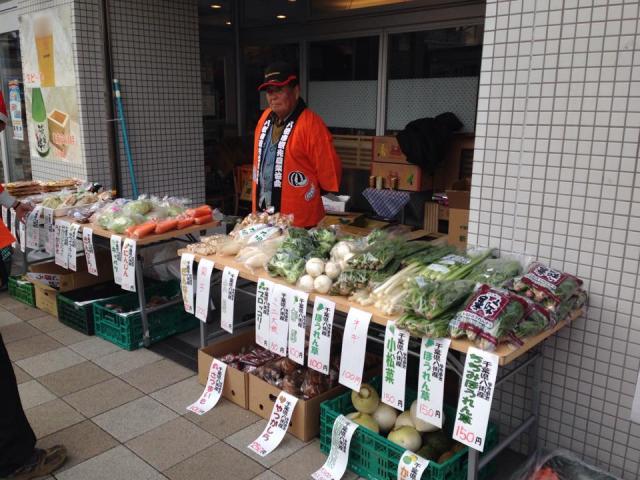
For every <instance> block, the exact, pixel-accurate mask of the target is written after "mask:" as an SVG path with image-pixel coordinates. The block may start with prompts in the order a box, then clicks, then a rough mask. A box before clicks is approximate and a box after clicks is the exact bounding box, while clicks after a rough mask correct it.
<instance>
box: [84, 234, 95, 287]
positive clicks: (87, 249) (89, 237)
mask: <svg viewBox="0 0 640 480" xmlns="http://www.w3.org/2000/svg"><path fill="white" fill-rule="evenodd" d="M82 245H83V247H84V256H85V258H86V259H87V271H88V272H89V273H90V274H91V275H95V276H96V277H97V276H98V265H97V263H96V251H95V249H94V248H93V230H92V229H91V228H89V227H84V228H83V229H82Z"/></svg>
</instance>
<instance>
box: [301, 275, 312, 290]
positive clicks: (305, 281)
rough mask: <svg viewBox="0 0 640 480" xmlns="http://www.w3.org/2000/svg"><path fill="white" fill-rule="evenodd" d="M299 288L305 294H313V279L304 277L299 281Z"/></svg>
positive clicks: (308, 276) (309, 276) (307, 276)
mask: <svg viewBox="0 0 640 480" xmlns="http://www.w3.org/2000/svg"><path fill="white" fill-rule="evenodd" d="M298 288H299V289H300V290H302V291H304V292H313V277H312V276H311V275H303V276H301V277H300V278H299V279H298Z"/></svg>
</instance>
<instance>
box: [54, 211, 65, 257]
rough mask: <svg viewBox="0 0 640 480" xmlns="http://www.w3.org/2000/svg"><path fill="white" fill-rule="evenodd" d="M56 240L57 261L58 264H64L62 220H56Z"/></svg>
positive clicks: (55, 252)
mask: <svg viewBox="0 0 640 480" xmlns="http://www.w3.org/2000/svg"><path fill="white" fill-rule="evenodd" d="M54 229H55V230H54V240H55V250H54V254H55V263H56V265H59V266H62V264H63V260H62V223H61V222H60V221H56V223H55V226H54Z"/></svg>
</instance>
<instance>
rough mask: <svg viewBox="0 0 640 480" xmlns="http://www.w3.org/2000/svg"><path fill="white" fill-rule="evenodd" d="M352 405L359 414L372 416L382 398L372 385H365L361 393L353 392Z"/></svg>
mask: <svg viewBox="0 0 640 480" xmlns="http://www.w3.org/2000/svg"><path fill="white" fill-rule="evenodd" d="M351 403H353V406H354V407H356V410H358V411H359V412H362V413H368V414H369V415H371V414H372V413H373V412H375V411H376V409H377V408H378V405H379V404H380V396H379V395H378V392H376V390H375V389H374V388H373V387H372V386H371V385H369V384H368V383H363V384H362V385H361V386H360V391H359V392H356V391H355V390H354V391H353V392H351Z"/></svg>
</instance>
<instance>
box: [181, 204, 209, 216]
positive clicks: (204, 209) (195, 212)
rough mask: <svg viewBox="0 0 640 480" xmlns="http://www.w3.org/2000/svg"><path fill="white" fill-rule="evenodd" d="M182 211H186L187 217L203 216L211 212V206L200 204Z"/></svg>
mask: <svg viewBox="0 0 640 480" xmlns="http://www.w3.org/2000/svg"><path fill="white" fill-rule="evenodd" d="M184 213H186V214H187V216H188V217H193V218H196V217H203V216H205V215H209V214H210V213H211V207H210V206H209V205H201V206H199V207H198V208H190V209H189V210H187V211H186V212H184Z"/></svg>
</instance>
